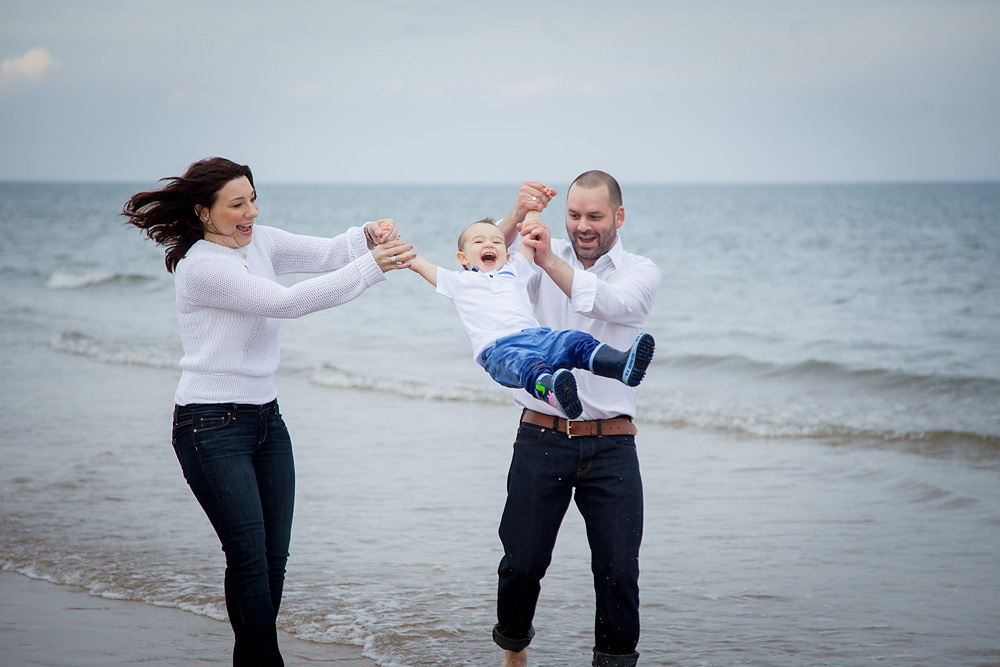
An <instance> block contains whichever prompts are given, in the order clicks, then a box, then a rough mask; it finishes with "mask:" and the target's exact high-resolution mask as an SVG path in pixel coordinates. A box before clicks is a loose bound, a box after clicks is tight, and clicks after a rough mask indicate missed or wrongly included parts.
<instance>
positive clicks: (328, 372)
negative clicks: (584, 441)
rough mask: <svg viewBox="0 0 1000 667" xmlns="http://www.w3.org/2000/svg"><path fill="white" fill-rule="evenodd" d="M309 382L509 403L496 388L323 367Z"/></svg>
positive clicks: (504, 392) (411, 395) (505, 393)
mask: <svg viewBox="0 0 1000 667" xmlns="http://www.w3.org/2000/svg"><path fill="white" fill-rule="evenodd" d="M309 381H310V382H311V383H313V384H315V385H319V386H321V387H330V388H333V389H361V390H364V391H374V392H382V393H386V394H396V395H398V396H405V397H406V398H423V399H430V400H435V401H459V402H465V403H497V404H503V403H508V402H510V400H511V399H510V389H505V388H503V387H501V386H499V385H493V386H491V385H489V384H484V385H483V386H479V387H472V386H468V385H463V384H459V383H449V384H445V383H430V382H419V381H414V380H400V379H396V378H392V379H385V378H374V377H369V376H365V375H358V374H356V373H351V372H349V371H345V370H342V369H340V368H336V367H335V366H331V365H329V364H323V365H322V366H321V367H320V368H319V369H317V370H316V371H315V372H314V373H313V375H312V377H310V378H309Z"/></svg>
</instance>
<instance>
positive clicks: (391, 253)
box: [372, 227, 417, 273]
mask: <svg viewBox="0 0 1000 667" xmlns="http://www.w3.org/2000/svg"><path fill="white" fill-rule="evenodd" d="M393 232H395V227H394V228H393ZM416 256H417V253H415V252H413V245H412V244H410V243H406V242H405V241H403V239H401V238H399V236H396V237H395V238H392V239H389V240H387V241H386V242H385V243H379V244H378V245H377V246H375V249H374V250H372V257H374V258H375V262H376V263H377V264H378V268H380V269H382V273H385V272H386V271H395V270H396V269H408V268H410V262H411V261H412V260H413V258H414V257H416Z"/></svg>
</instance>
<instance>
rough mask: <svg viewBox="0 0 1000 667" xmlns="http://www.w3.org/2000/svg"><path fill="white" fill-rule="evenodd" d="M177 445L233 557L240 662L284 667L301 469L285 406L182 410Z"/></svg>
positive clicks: (231, 602)
mask: <svg viewBox="0 0 1000 667" xmlns="http://www.w3.org/2000/svg"><path fill="white" fill-rule="evenodd" d="M173 445H174V452H175V453H176V454H177V460H178V461H179V462H180V464H181V468H182V469H183V471H184V478H185V479H186V480H187V483H188V485H189V486H190V487H191V490H192V491H193V492H194V495H195V497H196V498H197V499H198V502H199V503H201V506H202V508H203V509H204V510H205V514H207V515H208V519H209V521H211V522H212V527H213V528H215V532H216V533H217V534H218V536H219V541H220V542H221V543H222V550H223V551H224V552H225V554H226V579H225V590H226V609H227V611H228V612H229V622H230V624H231V625H232V627H233V633H234V635H235V637H236V645H235V648H234V649H233V664H234V665H237V666H239V667H242V666H244V665H268V666H273V665H283V664H284V663H283V661H282V659H281V653H280V652H279V651H278V637H277V629H276V626H275V618H276V617H277V615H278V607H279V606H280V605H281V592H282V588H283V586H284V581H285V563H286V561H287V560H288V543H289V540H290V537H291V530H292V510H293V507H294V503H295V465H294V462H293V458H292V442H291V439H290V438H289V436H288V430H287V429H286V428H285V422H284V421H283V420H282V418H281V413H280V412H279V410H278V403H277V401H272V402H271V403H268V404H266V405H245V404H237V403H225V404H197V405H184V406H176V407H175V409H174V426H173Z"/></svg>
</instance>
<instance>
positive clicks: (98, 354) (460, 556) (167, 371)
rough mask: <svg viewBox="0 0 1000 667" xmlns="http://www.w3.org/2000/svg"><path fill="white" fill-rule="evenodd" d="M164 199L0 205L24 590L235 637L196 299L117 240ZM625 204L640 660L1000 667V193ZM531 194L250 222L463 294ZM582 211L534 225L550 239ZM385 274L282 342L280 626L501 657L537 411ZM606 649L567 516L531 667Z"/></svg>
mask: <svg viewBox="0 0 1000 667" xmlns="http://www.w3.org/2000/svg"><path fill="white" fill-rule="evenodd" d="M551 185H553V186H554V187H556V188H557V189H559V184H551ZM153 187H156V184H40V183H30V184H26V183H0V232H2V239H3V242H2V244H0V277H2V281H3V283H2V284H3V290H2V292H0V343H2V352H0V360H2V362H3V367H4V370H5V373H4V375H5V382H4V383H3V384H2V385H0V396H2V398H3V405H4V406H5V413H4V416H3V418H2V420H0V456H2V463H0V565H2V567H3V568H4V569H9V570H14V571H18V572H22V573H25V574H29V575H31V576H36V577H41V578H44V579H48V580H51V581H54V582H57V583H73V584H79V585H83V586H86V587H87V588H89V589H90V590H91V591H92V592H93V593H95V594H98V595H105V596H109V597H122V598H128V599H136V600H142V601H145V602H148V603H151V604H158V605H165V606H175V607H180V608H183V609H187V610H190V611H193V612H196V613H201V614H205V615H208V616H212V617H215V618H219V619H223V618H225V606H224V602H223V600H222V576H221V569H222V555H221V552H220V551H219V549H218V542H217V540H216V538H215V536H214V534H213V533H212V531H211V528H210V527H209V526H208V524H207V521H206V520H205V519H204V517H203V515H202V514H201V513H200V508H198V507H197V504H196V503H195V501H194V499H193V497H192V496H191V495H190V492H189V491H188V490H187V488H186V486H185V485H184V482H183V478H182V476H181V474H180V471H179V468H178V466H177V464H176V461H175V460H174V459H173V452H172V451H171V448H170V444H169V436H168V429H169V419H170V409H171V398H172V394H173V388H174V385H175V384H176V380H177V377H178V370H177V360H178V359H179V357H180V354H181V348H180V342H179V336H178V334H177V325H176V316H175V311H174V304H173V280H172V276H170V275H169V274H167V272H166V270H165V268H164V265H163V253H162V250H161V249H159V248H156V247H155V246H154V245H153V244H152V242H150V241H148V240H143V239H142V237H141V235H140V233H139V232H138V231H137V230H135V229H132V228H128V227H125V226H124V225H123V221H124V219H123V218H122V217H121V216H119V215H118V213H119V212H120V210H121V206H122V204H123V203H124V201H125V200H126V199H127V198H128V197H129V196H130V195H131V194H132V193H134V192H136V191H139V190H141V189H150V188H153ZM623 187H624V194H625V204H626V222H625V225H624V226H623V228H622V230H621V236H622V238H623V241H624V243H625V246H626V248H628V249H629V250H631V251H633V252H637V253H640V254H643V255H645V256H647V257H650V258H651V259H653V260H654V261H655V262H656V263H657V264H658V265H659V267H660V269H661V271H662V274H663V283H662V287H661V290H660V293H659V295H658V297H657V302H656V305H655V308H654V311H653V314H652V316H651V318H650V321H649V324H648V327H647V329H648V330H649V331H650V332H651V333H653V334H654V336H655V337H656V340H657V353H656V358H655V360H654V362H653V365H652V367H651V369H650V371H649V373H648V375H647V378H646V380H645V381H644V382H643V384H642V386H641V387H640V388H639V390H638V393H637V401H638V407H639V424H640V435H639V436H638V439H637V441H638V446H639V451H640V460H641V463H642V466H643V478H644V486H645V496H646V522H645V534H644V541H643V550H642V554H641V558H642V562H641V565H642V578H641V587H642V608H643V631H642V638H641V640H640V645H639V650H640V652H641V653H642V663H643V664H663V665H675V664H676V665H703V664H704V665H715V664H727V665H728V664H747V665H801V664H871V663H874V662H883V663H886V664H899V663H905V664H925V665H937V664H944V663H948V664H970V665H971V664H995V663H997V662H1000V640H998V639H997V633H996V628H997V627H1000V594H998V593H997V591H998V590H1000V568H998V567H997V563H998V558H1000V233H998V232H1000V185H998V184H991V183H985V184H977V183H967V184H965V183H959V184H893V185H822V186H820V185H816V186H807V185H800V186H726V187H724V186H684V187H680V186H654V185H642V184H628V183H624V184H623ZM515 194H516V184H513V185H511V186H503V187H501V186H480V187H470V186H462V187H447V186H391V185H387V186H346V185H339V186H292V185H277V184H275V185H268V184H258V195H259V200H258V203H259V205H260V209H261V215H260V218H259V219H258V223H259V224H270V225H274V226H278V227H283V228H285V229H288V230H291V231H294V232H298V233H305V234H314V235H322V236H330V235H335V234H338V233H340V232H342V231H343V230H345V229H346V228H347V227H349V226H351V225H357V224H360V223H362V222H364V221H366V220H372V219H377V218H381V217H392V218H394V219H396V221H397V222H398V224H399V227H400V232H401V234H402V235H403V237H404V238H405V239H406V240H407V241H409V242H412V243H414V245H415V246H416V248H417V250H418V252H420V254H421V255H422V256H424V257H425V258H427V259H429V260H431V261H434V262H436V263H438V264H440V265H443V266H446V267H450V268H456V267H457V263H456V260H455V258H454V252H455V250H456V247H455V242H456V237H457V233H458V231H459V230H460V229H461V228H462V227H463V226H464V225H465V224H467V223H469V222H472V221H474V220H477V219H480V218H482V217H485V216H492V217H500V216H502V215H503V214H504V213H505V212H506V211H507V209H508V208H509V207H510V205H511V204H512V203H513V197H514V196H515ZM564 205H565V200H564V198H563V196H562V195H560V196H559V197H557V198H556V200H555V201H554V202H553V204H552V206H551V207H550V209H549V210H548V211H546V212H545V213H544V214H543V220H544V221H545V222H547V224H549V225H550V226H551V227H552V228H553V233H554V235H555V236H557V237H564V236H565V229H564V223H563V219H562V209H563V208H564ZM388 277H389V280H388V281H387V282H386V283H383V284H379V285H376V286H374V287H373V288H371V289H370V290H368V292H366V293H365V294H364V295H363V296H362V297H361V298H359V299H358V300H356V301H355V302H352V303H350V304H347V305H345V306H342V307H338V308H335V309H331V310H329V311H324V312H321V313H315V314H312V315H309V316H307V317H304V318H301V319H299V320H294V321H288V322H285V323H284V324H283V328H282V366H281V370H280V371H279V375H278V386H279V402H280V403H281V405H282V410H283V412H284V414H285V416H286V419H287V420H288V422H289V426H290V429H291V431H292V435H293V440H294V442H295V447H296V452H297V454H296V457H297V462H298V467H299V472H298V493H297V506H296V519H295V527H294V531H293V544H292V558H291V560H290V562H289V575H288V581H287V584H286V595H285V599H284V602H283V606H282V614H281V617H280V624H281V626H282V627H283V628H284V629H286V630H288V631H289V632H291V633H293V634H295V635H296V636H299V637H302V638H304V639H308V640H312V641H317V642H341V643H352V644H357V645H361V646H364V647H365V653H366V654H367V655H369V656H371V657H373V658H375V659H376V660H377V661H379V663H380V664H382V665H386V666H388V665H439V664H445V665H483V664H493V663H494V662H496V658H497V649H496V647H495V646H493V644H492V642H491V641H490V638H489V632H490V628H491V627H492V624H493V622H494V605H495V588H496V574H495V572H496V566H497V563H498V562H499V558H500V555H501V552H500V547H499V541H498V539H497V537H496V526H497V523H498V521H499V516H500V512H501V509H502V505H503V495H504V479H505V476H506V466H507V463H508V462H509V456H510V443H511V441H512V439H513V432H514V430H515V427H516V418H517V411H516V409H515V408H514V407H513V404H512V402H511V399H510V393H509V391H508V390H505V389H503V388H501V387H498V386H496V385H495V384H494V383H492V382H491V381H490V380H489V378H488V376H486V375H485V374H484V373H483V371H482V370H481V369H479V368H478V367H477V366H476V365H475V364H474V363H473V361H472V358H471V350H470V348H469V343H468V340H467V339H466V337H465V334H464V332H463V330H462V328H461V326H460V324H459V322H458V319H457V316H456V315H455V313H454V311H453V308H452V306H451V304H450V302H448V301H447V300H446V299H444V298H443V297H439V296H437V295H436V294H435V293H434V290H433V288H431V287H430V286H429V285H427V284H426V283H424V281H423V280H422V279H420V278H419V277H418V276H416V275H415V274H412V273H410V272H406V271H400V272H394V273H392V274H390V275H389V276H388ZM303 278H305V276H283V277H281V278H280V280H281V281H282V282H283V283H285V284H291V283H292V282H295V281H297V280H301V279H303ZM592 624H593V592H592V587H591V583H590V574H589V551H588V549H587V545H586V536H585V534H584V531H583V527H582V521H581V520H580V517H579V515H578V513H576V511H575V509H571V510H570V512H569V514H568V515H567V519H566V521H565V522H564V526H563V529H562V531H561V533H560V538H559V543H558V544H557V548H556V554H555V558H554V560H553V565H552V567H551V568H550V571H549V573H548V574H547V576H546V578H545V580H544V581H543V592H542V598H541V601H540V604H539V612H538V616H537V617H536V622H535V625H536V629H538V631H539V633H538V637H537V639H536V640H535V642H534V643H533V646H532V653H533V655H534V659H535V660H536V662H537V664H540V665H576V664H586V660H587V655H588V652H589V648H590V646H592V643H593V639H592Z"/></svg>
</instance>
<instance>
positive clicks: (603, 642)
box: [493, 171, 660, 667]
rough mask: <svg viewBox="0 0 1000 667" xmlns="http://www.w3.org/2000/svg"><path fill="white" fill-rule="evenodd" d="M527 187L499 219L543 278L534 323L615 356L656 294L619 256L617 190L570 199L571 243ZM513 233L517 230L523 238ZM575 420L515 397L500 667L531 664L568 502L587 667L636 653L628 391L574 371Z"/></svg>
mask: <svg viewBox="0 0 1000 667" xmlns="http://www.w3.org/2000/svg"><path fill="white" fill-rule="evenodd" d="M555 194H556V193H555V191H554V190H551V189H550V188H547V187H546V186H545V185H543V184H542V183H538V182H532V181H529V182H525V183H524V184H523V185H522V186H521V191H520V194H519V196H518V201H517V203H516V204H515V205H514V208H512V209H511V211H510V213H508V214H507V216H506V217H505V218H504V219H503V220H501V221H500V223H498V224H499V226H500V228H501V229H502V230H503V232H504V234H505V236H506V238H507V240H508V242H513V241H514V239H515V238H516V234H517V232H518V231H520V232H521V235H522V242H523V243H525V244H528V245H530V246H531V247H533V248H534V250H535V263H536V264H537V265H538V267H539V268H540V269H541V271H539V272H538V274H537V275H536V276H535V277H534V279H533V280H532V281H531V282H530V283H529V286H528V288H529V292H530V294H531V299H532V302H533V303H534V306H535V314H536V316H537V318H538V320H539V322H540V324H541V325H542V326H546V327H550V328H552V329H580V330H583V331H586V332H587V333H590V334H591V335H592V336H594V337H595V338H597V339H598V340H601V341H604V342H606V343H608V344H609V345H611V346H612V347H617V348H619V349H628V348H629V346H631V345H632V342H633V340H634V339H635V338H636V334H637V333H638V332H639V331H640V330H641V329H642V327H644V326H645V324H646V320H647V318H648V317H649V313H650V311H651V309H652V307H653V301H654V300H655V298H656V292H657V290H658V289H659V286H660V272H659V269H657V268H656V265H655V264H653V262H652V261H650V260H648V259H646V258H644V257H640V256H638V255H633V254H631V253H628V252H626V251H625V249H624V247H623V245H622V242H621V240H620V239H619V237H618V229H620V228H621V226H622V225H623V224H624V222H625V208H624V207H623V206H622V196H621V188H620V187H619V185H618V182H617V181H615V179H614V178H612V177H611V176H610V175H608V174H606V173H604V172H601V171H588V172H586V173H584V174H582V175H580V176H579V177H578V178H577V179H576V180H575V181H573V184H572V185H570V189H569V192H568V193H567V198H566V232H567V234H568V236H569V242H566V241H563V240H561V239H552V238H551V231H550V230H549V229H548V228H547V227H545V225H544V224H542V222H541V220H540V219H538V217H537V216H535V215H533V216H530V217H529V219H528V220H527V221H526V220H525V218H526V217H527V216H528V213H529V212H530V211H540V210H542V209H543V208H544V207H545V206H546V205H547V204H548V203H549V201H550V200H551V198H552V197H553V196H554V195H555ZM519 228H520V229H519ZM577 384H578V391H579V398H580V401H581V403H582V405H583V413H582V415H581V416H580V419H579V420H574V421H570V422H567V421H566V420H565V419H561V418H560V415H559V414H558V410H556V409H554V408H553V407H552V406H551V405H549V404H548V403H546V402H544V401H540V400H538V399H536V398H534V397H533V396H531V394H529V393H528V392H527V391H525V390H522V389H519V390H515V400H516V402H517V403H518V405H520V406H522V407H523V408H524V411H523V412H522V417H521V423H520V426H519V428H518V432H517V439H516V441H515V443H514V453H513V457H512V460H511V465H510V472H509V473H508V478H507V503H506V506H505V507H504V512H503V517H502V519H501V521H500V540H501V542H502V543H503V547H504V556H503V558H502V559H501V561H500V567H499V572H498V573H499V575H500V581H499V587H498V592H497V619H498V623H497V625H496V626H495V627H494V629H493V639H494V641H495V642H496V643H497V644H498V645H499V646H500V647H501V648H503V649H504V658H505V659H504V665H505V666H506V667H511V666H515V665H526V664H527V646H528V644H529V643H530V642H531V639H532V637H533V636H534V633H535V631H534V628H533V627H532V624H531V622H532V618H533V617H534V613H535V605H536V603H537V601H538V594H539V591H540V589H541V586H540V582H541V579H542V577H543V576H544V575H545V570H546V568H547V567H548V565H549V563H550V561H551V558H552V550H553V547H554V546H555V542H556V535H557V533H558V531H559V525H560V523H561V522H562V519H563V516H564V515H565V513H566V509H567V508H568V507H569V502H570V498H571V497H573V496H574V491H575V500H576V504H577V507H578V508H579V510H580V513H581V514H582V515H583V518H584V521H585V522H586V525H587V535H588V539H589V541H590V550H591V569H592V570H593V573H594V588H595V591H596V593H597V614H596V621H595V642H594V659H593V663H592V664H593V665H598V666H600V667H632V666H634V665H635V664H636V662H637V660H638V656H639V654H638V653H637V652H636V651H635V647H636V644H637V643H638V641H639V544H640V541H641V539H642V510H643V507H642V480H641V478H640V475H639V462H638V457H637V455H636V449H635V433H636V429H635V426H634V425H633V423H632V419H633V417H635V393H634V392H635V390H634V389H633V388H631V387H628V386H626V385H624V384H622V383H621V382H616V381H615V380H612V379H609V378H603V377H598V376H595V375H592V374H590V373H579V374H577Z"/></svg>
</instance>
